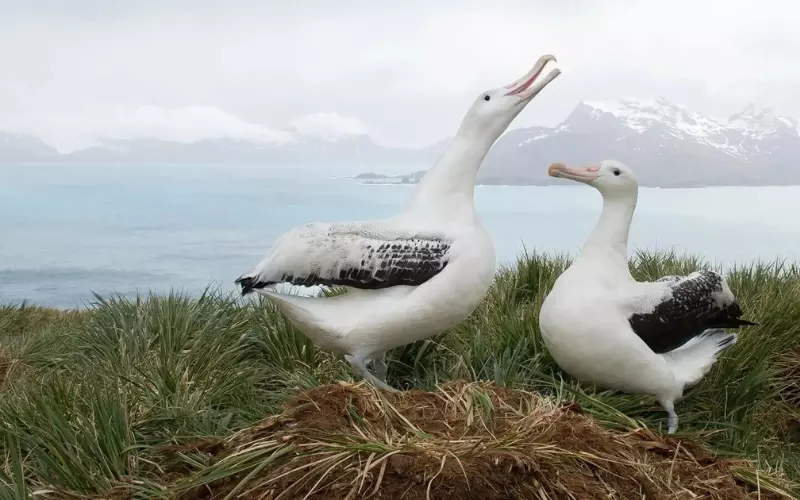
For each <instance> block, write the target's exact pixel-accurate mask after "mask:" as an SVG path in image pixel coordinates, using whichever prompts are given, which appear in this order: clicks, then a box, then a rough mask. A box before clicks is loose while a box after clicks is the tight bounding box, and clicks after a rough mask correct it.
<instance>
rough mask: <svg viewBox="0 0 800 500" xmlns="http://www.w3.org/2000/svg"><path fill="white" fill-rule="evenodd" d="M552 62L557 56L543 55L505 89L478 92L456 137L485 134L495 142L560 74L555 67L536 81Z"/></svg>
mask: <svg viewBox="0 0 800 500" xmlns="http://www.w3.org/2000/svg"><path fill="white" fill-rule="evenodd" d="M551 61H552V62H554V63H555V62H557V61H556V57H555V56H553V55H550V54H547V55H544V56H542V57H540V58H539V60H538V61H536V64H535V65H534V66H533V68H531V70H530V71H528V72H527V73H525V75H523V76H522V77H521V78H519V79H518V80H516V81H514V82H512V83H510V84H508V85H506V86H505V87H500V88H496V89H491V90H486V91H483V92H481V93H480V94H479V95H478V96H477V97H476V98H475V101H474V102H473V103H472V106H470V108H469V111H467V114H466V116H465V117H464V120H463V121H462V122H461V127H460V129H459V132H458V133H459V135H462V136H463V135H468V136H470V137H471V138H472V137H476V136H478V135H483V134H485V135H486V136H487V137H490V139H491V141H492V142H494V141H495V140H497V138H498V137H500V135H501V134H502V133H503V132H505V130H506V129H507V128H508V126H509V125H510V124H511V122H512V121H513V120H514V118H516V116H517V115H518V114H519V113H520V111H522V110H523V109H525V106H526V105H527V104H528V103H529V102H531V100H532V99H533V98H534V97H535V96H536V95H537V94H538V93H539V92H541V91H542V89H544V88H545V87H546V86H547V84H548V83H550V82H552V81H553V80H554V79H555V78H556V77H557V76H558V75H560V74H561V70H559V69H558V68H555V69H554V70H552V71H550V72H549V73H547V75H545V76H544V77H542V78H539V77H540V76H541V75H542V71H543V70H544V68H545V66H546V65H547V63H549V62H551Z"/></svg>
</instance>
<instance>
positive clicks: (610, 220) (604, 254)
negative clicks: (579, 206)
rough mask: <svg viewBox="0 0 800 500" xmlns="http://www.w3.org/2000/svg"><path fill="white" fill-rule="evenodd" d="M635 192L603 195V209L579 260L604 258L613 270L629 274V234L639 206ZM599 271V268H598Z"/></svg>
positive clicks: (605, 265) (604, 261)
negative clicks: (634, 213)
mask: <svg viewBox="0 0 800 500" xmlns="http://www.w3.org/2000/svg"><path fill="white" fill-rule="evenodd" d="M636 198H637V196H636V193H633V194H631V195H617V196H603V211H602V213H601V214H600V219H598V221H597V225H595V227H594V230H593V231H592V233H591V234H590V235H589V239H588V240H586V243H585V244H584V246H583V249H582V250H581V254H580V256H579V257H578V260H581V261H584V260H591V261H594V262H595V263H596V262H597V261H602V262H603V265H602V266H600V267H602V268H604V269H603V270H606V269H607V270H608V271H610V272H619V271H621V270H622V269H624V270H625V271H624V274H625V275H626V276H630V270H629V268H628V234H629V233H630V228H631V220H632V219H633V212H634V210H635V209H636ZM598 271H600V269H599V268H598Z"/></svg>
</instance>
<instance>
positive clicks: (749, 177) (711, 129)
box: [0, 98, 800, 187]
mask: <svg viewBox="0 0 800 500" xmlns="http://www.w3.org/2000/svg"><path fill="white" fill-rule="evenodd" d="M285 133H286V135H287V137H289V140H284V141H278V142H275V141H271V142H270V141H257V140H244V139H232V138H218V139H205V140H200V141H197V142H192V143H185V142H174V141H167V140H161V139H134V140H107V141H102V142H101V143H100V144H99V145H98V146H96V147H93V148H89V149H85V150H81V151H76V152H74V153H70V154H64V155H59V154H58V153H57V152H56V151H55V150H54V149H53V148H51V147H50V146H47V145H46V144H44V143H43V142H42V141H40V140H39V139H37V138H35V137H30V136H23V135H18V134H3V133H0V162H23V161H31V162H37V161H48V162H53V161H58V162H72V163H76V162H77V163H96V164H103V163H129V164H165V163H182V164H207V163H217V164H253V165H263V166H264V167H266V168H269V167H274V168H279V169H286V168H291V167H293V166H295V165H313V166H316V167H321V168H322V169H323V170H324V169H328V170H329V171H330V172H331V173H333V174H334V175H349V174H350V173H353V174H357V173H359V172H365V171H368V172H381V173H390V172H391V173H402V172H403V171H405V172H413V171H417V170H420V169H427V168H430V166H431V165H432V164H433V163H434V162H435V161H436V159H437V158H438V156H439V155H440V154H441V153H442V152H443V151H444V149H445V148H446V147H447V145H448V144H449V142H450V140H449V139H445V140H442V141H440V142H438V143H436V144H434V145H432V146H430V147H427V148H421V149H399V148H387V147H383V146H380V145H378V144H375V143H374V142H373V141H372V139H371V138H370V137H369V136H368V135H365V134H349V135H345V136H339V137H333V138H332V137H316V136H304V135H303V134H301V133H299V132H298V131H296V130H287V131H285ZM603 159H617V160H621V161H623V162H625V163H628V164H629V165H631V166H632V167H633V168H635V169H636V172H637V177H638V178H639V181H640V183H641V184H642V185H645V186H664V187H669V186H709V185H752V184H800V164H798V159H800V123H799V122H798V120H796V119H792V118H787V117H784V116H781V115H780V114H778V113H775V112H774V111H772V110H769V109H763V110H760V109H756V108H755V107H754V106H748V107H747V108H745V109H744V110H742V111H741V112H739V113H736V114H734V115H733V116H731V117H730V118H728V119H727V120H722V119H716V118H712V117H709V116H705V115H703V114H701V113H698V112H696V111H692V110H690V109H688V108H686V107H684V106H680V105H677V104H674V103H672V102H670V101H668V100H666V99H664V98H656V99H649V100H647V99H633V98H624V99H615V100H605V101H583V102H580V103H579V104H578V105H577V106H576V107H575V108H574V109H573V111H572V112H571V113H570V115H569V116H568V117H567V119H566V120H564V121H563V122H562V123H561V124H559V125H558V126H556V127H552V128H549V127H531V128H523V129H515V130H509V131H508V132H506V133H505V134H504V135H503V136H502V137H501V138H500V139H499V140H498V141H497V144H495V145H494V147H493V148H492V149H491V151H490V152H489V155H488V156H487V158H486V160H485V162H484V165H483V167H482V168H481V171H480V172H479V175H478V181H479V182H481V183H483V184H552V183H558V182H559V181H558V180H555V179H552V178H550V177H548V176H547V166H548V165H549V164H550V163H552V162H554V161H563V162H567V163H575V164H585V163H595V162H597V161H600V160H603ZM353 169H355V171H353ZM561 182H563V181H561Z"/></svg>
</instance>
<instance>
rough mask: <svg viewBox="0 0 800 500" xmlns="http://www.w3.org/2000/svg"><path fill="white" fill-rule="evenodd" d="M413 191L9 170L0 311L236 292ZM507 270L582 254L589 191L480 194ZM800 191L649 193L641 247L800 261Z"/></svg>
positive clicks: (3, 188) (254, 175) (642, 208)
mask: <svg viewBox="0 0 800 500" xmlns="http://www.w3.org/2000/svg"><path fill="white" fill-rule="evenodd" d="M412 189H413V186H393V185H384V186H381V185H362V184H358V183H356V182H355V181H352V180H349V179H326V178H320V177H319V176H315V177H313V178H305V179H302V178H281V177H278V176H276V175H275V174H274V173H269V172H267V171H265V169H263V168H256V167H248V168H245V167H237V168H231V167H197V166H186V167H176V166H169V167H130V166H126V167H123V166H112V167H74V166H47V167H39V166H37V167H32V166H24V167H22V166H20V167H9V166H6V167H0V303H9V302H11V303H19V302H21V301H23V300H27V301H30V302H32V303H36V304H41V305H48V306H54V307H76V306H81V305H83V304H85V303H86V302H87V301H88V300H91V298H92V297H91V293H92V292H97V293H100V294H103V295H105V294H109V293H115V292H119V293H123V294H126V295H135V294H136V293H137V292H139V293H147V291H148V290H152V291H154V292H168V291H169V290H170V289H175V290H184V291H188V292H197V291H200V290H202V289H203V288H205V287H206V286H208V285H212V286H221V287H222V288H223V289H233V280H234V279H235V278H236V277H238V276H239V274H241V273H242V272H244V271H247V270H249V269H250V268H251V267H252V266H253V265H254V264H256V263H257V262H258V261H259V260H260V259H261V258H262V257H263V255H264V254H265V253H266V251H267V249H268V248H269V245H270V244H271V243H272V241H273V240H274V239H275V238H276V237H277V236H278V235H279V234H280V233H281V232H283V231H285V230H286V229H288V228H290V227H292V226H294V225H297V224H302V223H305V222H311V221H337V220H347V219H362V218H372V217H381V216H388V215H391V214H393V213H395V212H396V211H397V210H399V209H400V208H401V207H402V206H403V204H404V203H405V202H406V200H408V198H409V196H410V195H411V190H412ZM476 205H477V208H478V211H479V212H480V214H481V217H482V218H483V221H484V222H485V224H486V225H487V227H488V228H489V230H490V231H491V233H492V235H493V237H494V238H495V245H496V247H497V253H498V258H499V260H500V261H501V263H503V262H510V261H513V259H515V258H516V256H517V255H518V254H519V253H520V252H522V250H523V246H524V247H525V248H527V249H528V250H529V251H531V250H534V249H536V250H540V251H551V252H566V253H573V254H574V253H575V252H577V250H578V249H579V248H580V245H581V244H582V242H583V241H584V239H585V238H586V236H587V234H588V232H589V231H590V230H591V228H592V227H593V225H594V223H595V221H596V219H597V216H598V214H599V210H600V206H601V200H600V195H599V193H597V192H596V191H595V190H593V189H591V188H588V187H586V186H578V185H575V186H564V187H561V186H559V187H510V186H479V187H478V188H477V189H476ZM798 213H800V187H753V188H745V187H734V188H705V189H678V190H672V189H642V190H641V191H640V198H639V205H638V208H637V212H636V216H635V217H634V222H633V227H632V234H631V246H632V248H635V247H636V248H647V249H670V248H674V249H675V250H677V251H678V252H681V253H682V252H689V253H695V254H702V255H703V256H705V257H706V258H707V259H709V260H711V261H712V262H715V263H719V264H722V265H730V264H732V263H735V262H743V261H751V260H756V259H762V260H773V259H775V258H778V257H782V258H788V259H790V260H800V218H798V216H797V214H798Z"/></svg>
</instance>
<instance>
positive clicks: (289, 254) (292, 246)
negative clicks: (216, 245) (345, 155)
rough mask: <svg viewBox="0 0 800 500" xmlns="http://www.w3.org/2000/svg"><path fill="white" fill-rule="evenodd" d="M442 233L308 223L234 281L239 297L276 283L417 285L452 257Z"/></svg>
mask: <svg viewBox="0 0 800 500" xmlns="http://www.w3.org/2000/svg"><path fill="white" fill-rule="evenodd" d="M450 248H451V242H450V241H449V240H448V239H446V238H444V237H443V236H442V235H440V234H431V233H427V234H425V233H418V232H413V231H398V230H394V229H384V228H381V227H379V226H373V225H331V224H308V225H306V226H303V227H300V228H296V229H294V230H291V231H289V232H288V233H286V234H285V235H283V236H282V237H281V238H280V239H279V240H278V241H277V242H276V244H275V246H274V248H273V250H272V252H271V253H270V255H269V256H268V257H267V258H266V259H265V260H264V261H263V262H262V263H261V264H259V266H258V267H257V268H256V269H255V270H253V272H251V273H249V274H247V275H244V276H242V277H241V278H239V279H238V280H237V283H239V284H240V285H241V286H242V293H243V294H247V293H249V292H250V291H252V290H253V289H256V288H263V287H266V286H269V285H273V284H278V283H291V284H293V285H303V286H314V285H327V286H336V285H338V286H349V287H353V288H360V289H368V290H375V289H381V288H388V287H392V286H397V285H411V286H416V285H420V284H422V283H424V282H426V281H427V280H429V279H431V278H432V277H434V276H436V275H437V274H438V273H439V272H441V271H442V269H444V268H445V267H446V266H447V264H448V262H449V259H450Z"/></svg>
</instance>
